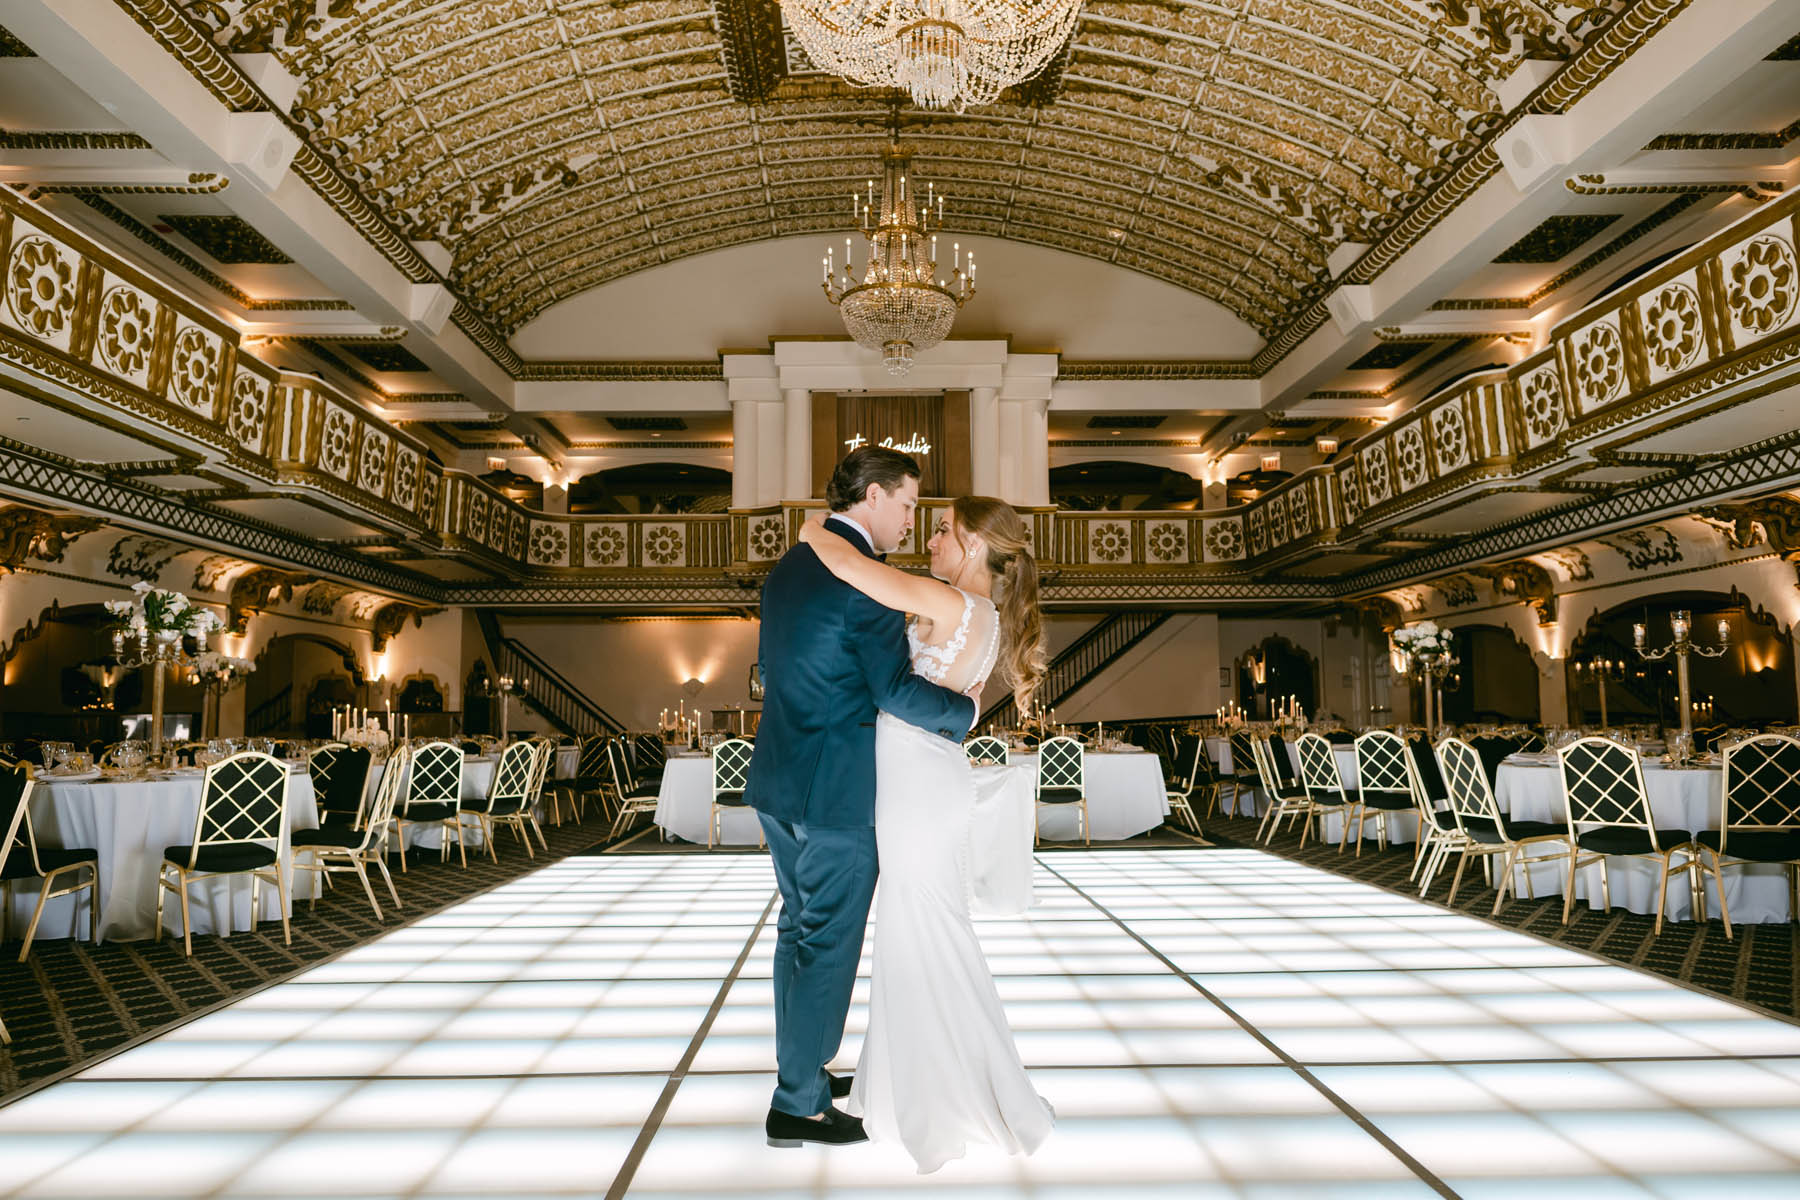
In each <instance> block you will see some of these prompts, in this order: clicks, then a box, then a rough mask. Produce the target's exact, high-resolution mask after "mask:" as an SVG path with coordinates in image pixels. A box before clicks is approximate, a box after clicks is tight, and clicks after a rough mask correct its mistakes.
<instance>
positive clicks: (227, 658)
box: [194, 650, 256, 683]
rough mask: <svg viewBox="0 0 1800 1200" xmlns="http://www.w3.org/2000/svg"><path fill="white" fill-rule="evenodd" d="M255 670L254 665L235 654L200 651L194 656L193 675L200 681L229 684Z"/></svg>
mask: <svg viewBox="0 0 1800 1200" xmlns="http://www.w3.org/2000/svg"><path fill="white" fill-rule="evenodd" d="M254 670H256V664H255V663H254V662H252V661H250V660H249V659H247V658H239V657H238V656H237V655H235V654H221V653H220V652H219V651H217V650H202V651H201V652H200V653H199V654H197V655H195V656H194V673H195V674H196V675H199V676H200V677H201V678H202V679H207V680H218V681H219V682H221V683H230V682H231V681H232V680H233V679H234V678H236V677H238V676H240V675H248V674H250V673H251V672H252V671H254Z"/></svg>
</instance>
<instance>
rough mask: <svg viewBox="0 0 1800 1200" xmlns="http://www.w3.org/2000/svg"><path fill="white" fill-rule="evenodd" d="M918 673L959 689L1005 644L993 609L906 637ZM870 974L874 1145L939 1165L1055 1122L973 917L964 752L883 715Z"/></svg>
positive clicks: (1012, 1145) (865, 1094)
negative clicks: (931, 639)
mask: <svg viewBox="0 0 1800 1200" xmlns="http://www.w3.org/2000/svg"><path fill="white" fill-rule="evenodd" d="M907 637H908V640H909V641H910V642H911V645H912V662H913V670H914V672H916V673H917V674H919V675H922V676H924V677H925V678H927V679H929V680H931V681H932V682H934V683H939V684H942V685H943V686H945V687H948V688H951V689H953V690H955V691H964V690H966V689H967V688H968V687H969V686H971V685H972V684H973V683H974V682H975V681H976V680H977V679H986V678H987V675H988V672H989V671H991V670H992V669H993V666H994V658H995V654H996V652H997V651H998V648H999V641H1000V622H999V616H998V614H997V613H996V612H995V610H994V605H993V602H992V601H990V600H988V599H987V598H985V597H981V596H973V595H970V594H968V593H964V594H963V615H962V621H961V624H960V625H959V626H958V627H957V629H956V631H955V633H954V634H953V635H952V636H951V637H950V639H949V640H948V641H946V642H945V643H944V644H943V645H942V646H936V647H934V646H926V645H922V644H921V643H920V642H919V641H918V639H917V638H916V637H915V636H914V634H913V633H912V631H911V630H910V629H909V630H908V633H907ZM875 761H876V781H877V782H876V793H875V841H876V846H877V849H878V851H879V854H880V862H881V877H880V882H879V883H878V884H877V886H876V891H875V954H874V973H873V978H872V980H871V983H870V988H869V1032H868V1036H867V1037H866V1038H865V1039H864V1040H863V1048H862V1057H861V1058H860V1059H859V1060H858V1062H857V1064H856V1080H855V1083H854V1085H853V1086H852V1088H851V1092H850V1098H849V1101H848V1104H847V1107H848V1109H849V1111H850V1112H851V1113H852V1114H854V1115H857V1116H860V1117H862V1119H863V1126H864V1128H865V1129H866V1130H867V1132H868V1134H869V1137H870V1138H871V1139H872V1140H874V1141H877V1142H899V1143H900V1144H902V1145H903V1146H905V1147H906V1150H907V1152H908V1153H909V1154H911V1155H912V1157H913V1159H914V1160H915V1161H916V1162H917V1163H918V1164H919V1171H920V1172H921V1173H925V1172H930V1171H935V1170H937V1169H938V1168H939V1167H941V1166H943V1165H944V1163H945V1162H946V1161H948V1160H950V1159H952V1158H960V1157H961V1156H962V1154H963V1152H964V1149H965V1147H966V1144H967V1143H969V1142H986V1143H989V1144H991V1145H996V1146H1000V1147H1003V1148H1004V1149H1006V1150H1007V1151H1009V1152H1011V1153H1019V1152H1021V1151H1023V1152H1025V1153H1030V1152H1031V1151H1033V1150H1036V1149H1037V1147H1038V1145H1039V1143H1041V1142H1042V1141H1043V1140H1044V1138H1045V1137H1047V1136H1048V1135H1049V1133H1050V1129H1051V1126H1052V1125H1053V1124H1054V1123H1055V1114H1054V1112H1053V1111H1052V1110H1051V1108H1050V1105H1049V1104H1048V1103H1047V1102H1045V1101H1044V1099H1043V1098H1042V1097H1040V1096H1039V1095H1038V1094H1037V1092H1036V1091H1034V1090H1033V1089H1032V1086H1031V1080H1030V1079H1029V1078H1028V1077H1027V1076H1026V1074H1025V1067H1024V1064H1023V1063H1022V1062H1021V1061H1020V1059H1019V1051H1018V1048H1017V1047H1016V1046H1014V1044H1013V1037H1012V1030H1011V1029H1009V1028H1008V1027H1007V1024H1006V1013H1005V1011H1004V1010H1003V1009H1002V1008H1001V1006H1000V996H999V993H998V992H996V991H995V989H994V979H993V975H992V973H991V972H990V971H989V970H988V965H987V960H986V959H985V958H984V957H983V956H982V953H981V945H980V943H979V941H977V939H976V936H975V926H974V924H973V922H972V921H971V920H970V917H969V849H970V847H969V822H970V814H971V812H972V810H973V807H974V799H975V797H974V785H973V781H972V778H971V775H970V768H969V762H968V759H967V757H966V756H965V755H964V753H963V748H962V747H961V746H960V745H957V744H956V743H954V742H950V741H947V740H945V739H944V738H941V737H937V736H935V735H933V734H929V733H926V732H925V731H924V730H922V729H919V728H917V727H916V726H913V725H908V724H906V723H905V722H903V721H901V720H899V719H897V718H895V717H891V716H889V715H888V714H886V713H882V714H881V716H880V718H879V720H878V722H877V725H876V734H875Z"/></svg>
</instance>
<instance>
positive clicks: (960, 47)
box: [781, 0, 1081, 111]
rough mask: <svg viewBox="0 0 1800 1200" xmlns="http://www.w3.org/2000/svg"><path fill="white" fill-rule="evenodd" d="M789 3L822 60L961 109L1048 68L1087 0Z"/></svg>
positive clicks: (797, 26)
mask: <svg viewBox="0 0 1800 1200" xmlns="http://www.w3.org/2000/svg"><path fill="white" fill-rule="evenodd" d="M781 10H782V12H783V13H785V14H786V15H787V21H788V26H789V28H791V29H792V30H793V31H794V36H795V37H797V38H799V39H800V44H801V45H802V46H804V47H805V48H806V53H807V55H808V56H809V57H810V58H811V59H812V61H813V63H814V64H815V65H817V66H819V67H821V68H823V69H825V70H827V71H831V72H833V73H834V74H838V75H842V76H844V77H845V78H846V79H849V80H850V81H851V82H853V83H861V84H867V85H869V86H871V87H892V88H900V89H902V90H904V91H905V92H907V93H908V94H909V95H911V96H912V99H913V103H914V104H918V105H921V106H923V107H926V108H952V107H954V108H955V109H957V110H958V111H961V110H962V109H963V108H965V107H967V106H968V105H971V104H977V105H979V104H991V103H993V102H994V100H995V98H997V97H998V96H999V95H1000V92H1001V91H1002V89H1005V88H1008V87H1011V86H1012V85H1013V84H1015V83H1023V82H1024V81H1025V80H1027V79H1030V78H1031V77H1032V76H1033V75H1036V74H1037V73H1038V72H1039V71H1041V70H1043V67H1044V64H1045V63H1046V62H1048V61H1049V60H1050V56H1051V55H1053V54H1055V53H1056V52H1057V50H1058V49H1060V48H1061V46H1062V44H1063V43H1064V42H1065V41H1067V40H1068V37H1069V31H1070V30H1071V29H1073V28H1074V27H1075V18H1076V17H1077V16H1078V15H1079V14H1080V12H1081V0H781Z"/></svg>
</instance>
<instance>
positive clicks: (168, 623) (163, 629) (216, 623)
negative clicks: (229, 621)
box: [106, 579, 225, 641]
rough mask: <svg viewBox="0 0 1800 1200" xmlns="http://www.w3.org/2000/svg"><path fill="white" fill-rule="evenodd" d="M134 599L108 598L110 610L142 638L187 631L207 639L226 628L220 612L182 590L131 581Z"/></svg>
mask: <svg viewBox="0 0 1800 1200" xmlns="http://www.w3.org/2000/svg"><path fill="white" fill-rule="evenodd" d="M131 590H132V591H133V592H135V593H137V594H136V596H134V597H133V598H132V599H130V600H108V601H107V602H106V611H107V612H109V613H111V614H112V616H113V617H114V618H115V619H117V620H118V622H119V623H120V624H121V625H122V626H124V628H125V629H127V630H129V631H130V632H131V633H132V634H133V635H134V636H136V637H139V638H145V637H149V636H150V635H152V634H157V633H177V634H186V635H188V636H189V637H193V638H198V639H200V640H201V641H204V640H205V639H206V637H207V635H208V634H211V633H215V632H217V631H218V630H221V629H223V628H225V622H224V621H222V620H220V619H219V614H217V613H215V612H214V611H213V610H212V609H210V608H202V607H200V606H199V605H197V604H195V603H194V602H193V601H192V600H189V599H188V598H187V597H186V596H184V595H183V594H182V593H180V592H175V591H170V590H169V589H167V588H159V587H151V586H150V584H148V583H146V582H145V581H143V580H141V579H140V580H139V581H138V582H136V583H134V584H132V585H131Z"/></svg>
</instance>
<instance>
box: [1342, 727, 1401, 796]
mask: <svg viewBox="0 0 1800 1200" xmlns="http://www.w3.org/2000/svg"><path fill="white" fill-rule="evenodd" d="M1355 749H1356V786H1357V789H1358V790H1359V791H1361V792H1364V793H1365V794H1366V793H1368V792H1404V793H1405V794H1406V795H1408V796H1411V795H1412V794H1413V784H1412V772H1411V771H1410V770H1408V769H1407V768H1408V766H1409V764H1408V762H1407V750H1406V742H1405V740H1404V739H1402V738H1401V736H1400V735H1399V734H1397V733H1394V732H1392V731H1391V730H1387V729H1371V730H1370V731H1369V732H1367V733H1365V734H1363V735H1362V736H1361V737H1359V738H1357V739H1356V742H1355Z"/></svg>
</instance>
